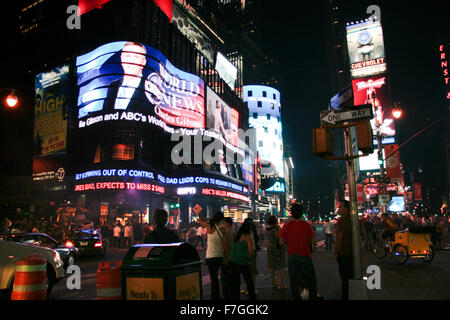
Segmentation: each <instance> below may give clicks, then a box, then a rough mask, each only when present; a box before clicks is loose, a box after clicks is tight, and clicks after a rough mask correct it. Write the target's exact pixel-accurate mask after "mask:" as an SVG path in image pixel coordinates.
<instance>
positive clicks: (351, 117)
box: [320, 104, 373, 125]
mask: <svg viewBox="0 0 450 320" xmlns="http://www.w3.org/2000/svg"><path fill="white" fill-rule="evenodd" d="M357 107H361V108H358V109H355V110H340V109H338V110H325V111H322V112H320V121H321V123H322V125H323V124H332V125H339V124H342V123H344V122H357V121H361V120H370V119H373V110H372V105H370V104H368V105H362V106H357Z"/></svg>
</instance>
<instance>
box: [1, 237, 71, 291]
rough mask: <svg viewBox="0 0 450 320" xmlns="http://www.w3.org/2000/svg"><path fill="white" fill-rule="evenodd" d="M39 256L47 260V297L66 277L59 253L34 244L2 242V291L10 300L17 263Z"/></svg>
mask: <svg viewBox="0 0 450 320" xmlns="http://www.w3.org/2000/svg"><path fill="white" fill-rule="evenodd" d="M33 253H34V254H37V255H38V256H39V257H40V258H43V259H45V260H47V296H48V295H49V294H50V292H51V290H52V288H53V285H54V284H55V283H57V282H58V281H60V280H61V279H62V278H64V276H65V271H64V262H63V261H62V260H61V257H60V256H59V253H58V251H56V250H54V249H49V248H46V247H41V246H37V245H34V244H28V243H21V242H14V241H6V240H0V290H2V291H4V292H5V293H6V295H7V297H8V298H9V297H10V296H11V292H12V289H13V284H14V275H15V272H16V265H17V261H19V260H24V259H26V258H27V257H28V256H29V255H30V254H33Z"/></svg>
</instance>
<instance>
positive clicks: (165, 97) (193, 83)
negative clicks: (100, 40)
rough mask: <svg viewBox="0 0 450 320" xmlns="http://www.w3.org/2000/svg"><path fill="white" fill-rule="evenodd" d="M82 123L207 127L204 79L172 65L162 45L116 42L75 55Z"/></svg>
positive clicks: (172, 127) (169, 127)
mask: <svg viewBox="0 0 450 320" xmlns="http://www.w3.org/2000/svg"><path fill="white" fill-rule="evenodd" d="M76 65H77V76H78V88H79V94H78V102H77V106H78V120H79V124H78V127H79V128H84V127H87V126H90V125H94V124H97V123H102V122H106V121H118V120H119V121H133V122H136V123H141V124H143V125H156V126H159V127H161V128H162V129H163V130H164V131H166V132H169V133H174V132H175V129H177V128H204V127H205V103H204V96H205V95H204V91H205V89H204V82H203V80H202V79H200V78H199V77H197V76H196V75H193V74H190V73H187V72H184V71H182V70H180V69H177V68H176V67H174V66H173V65H172V64H171V63H170V62H169V61H168V60H167V59H166V57H165V56H164V55H163V54H162V53H161V52H159V51H158V50H156V49H154V48H152V47H149V46H147V45H144V44H141V43H135V42H126V41H119V42H112V43H108V44H105V45H102V46H101V47H99V48H97V49H95V50H93V51H91V52H89V53H87V54H84V55H82V56H79V57H77V60H76Z"/></svg>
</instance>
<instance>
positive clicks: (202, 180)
mask: <svg viewBox="0 0 450 320" xmlns="http://www.w3.org/2000/svg"><path fill="white" fill-rule="evenodd" d="M93 177H124V178H144V179H149V180H158V181H159V182H161V183H166V184H170V185H186V184H212V185H216V186H219V187H225V188H230V189H234V190H237V191H241V192H242V191H245V190H244V188H243V187H242V186H240V185H238V184H235V183H232V182H229V181H224V180H220V179H215V178H209V177H202V176H198V177H195V176H189V177H164V176H162V175H160V174H156V173H154V172H151V171H145V170H134V169H131V170H130V169H103V170H101V169H98V170H90V171H86V172H82V173H77V174H75V180H83V179H89V178H93Z"/></svg>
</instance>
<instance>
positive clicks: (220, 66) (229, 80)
mask: <svg viewBox="0 0 450 320" xmlns="http://www.w3.org/2000/svg"><path fill="white" fill-rule="evenodd" d="M215 68H216V71H217V72H218V73H219V75H220V77H221V78H222V79H223V80H224V81H225V83H226V84H227V85H228V86H229V87H230V88H231V90H234V84H235V82H236V78H237V68H236V67H235V66H234V65H233V64H232V63H231V62H230V61H228V59H227V58H225V56H224V55H223V54H221V53H220V52H217V58H216V67H215Z"/></svg>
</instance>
